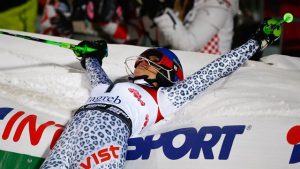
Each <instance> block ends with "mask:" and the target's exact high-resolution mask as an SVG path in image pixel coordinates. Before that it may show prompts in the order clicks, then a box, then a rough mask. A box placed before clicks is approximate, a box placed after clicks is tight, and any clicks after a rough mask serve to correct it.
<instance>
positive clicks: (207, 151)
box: [126, 125, 245, 160]
mask: <svg viewBox="0 0 300 169" xmlns="http://www.w3.org/2000/svg"><path fill="white" fill-rule="evenodd" d="M244 131H245V125H232V126H224V127H219V126H205V127H202V128H200V129H199V130H197V129H195V128H192V127H190V128H181V129H177V130H173V131H169V132H166V133H162V134H161V135H160V137H159V138H158V139H155V138H157V137H155V138H154V135H150V136H146V137H145V138H142V137H137V138H131V139H129V142H128V146H129V147H130V146H131V147H134V148H132V149H131V148H130V149H129V150H128V151H127V157H126V158H127V160H137V159H139V158H141V159H143V160H146V159H149V157H150V154H151V151H152V150H154V149H158V148H161V149H162V152H163V154H164V155H165V156H166V157H167V158H168V159H171V160H177V159H180V158H182V157H184V156H186V155H189V158H190V159H198V158H199V156H200V152H202V153H201V155H203V158H204V159H215V158H216V157H215V156H217V158H218V159H219V160H227V159H228V158H229V155H230V152H231V149H232V146H233V143H234V140H235V137H236V136H237V135H241V134H243V133H244ZM178 135H184V136H185V141H184V143H183V144H182V145H181V146H180V147H178V146H176V147H175V146H174V145H173V140H174V139H175V138H176V137H177V136H178ZM218 143H219V144H221V149H220V152H218V153H217V152H213V148H214V146H216V145H217V144H218ZM214 153H215V154H214Z"/></svg>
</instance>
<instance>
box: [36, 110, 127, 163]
mask: <svg viewBox="0 0 300 169" xmlns="http://www.w3.org/2000/svg"><path fill="white" fill-rule="evenodd" d="M128 138H129V129H128V127H127V126H126V124H125V123H124V122H123V121H122V120H120V119H119V118H118V117H116V116H114V115H112V114H110V113H106V112H100V111H99V110H88V111H80V112H78V113H77V114H76V115H75V117H74V118H73V119H72V120H71V121H70V123H69V124H68V125H67V127H66V129H65V131H64V133H63V134H62V136H61V138H60V139H59V140H58V142H57V144H56V145H55V147H54V149H53V150H52V151H51V153H50V154H49V156H48V158H47V159H46V161H45V162H44V163H43V165H42V167H41V168H124V163H125V157H126V151H127V140H128Z"/></svg>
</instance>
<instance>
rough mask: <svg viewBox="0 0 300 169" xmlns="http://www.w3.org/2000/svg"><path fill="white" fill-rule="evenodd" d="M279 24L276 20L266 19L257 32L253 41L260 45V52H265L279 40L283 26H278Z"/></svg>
mask: <svg viewBox="0 0 300 169" xmlns="http://www.w3.org/2000/svg"><path fill="white" fill-rule="evenodd" d="M277 23H278V21H277V20H276V19H271V18H265V19H264V21H263V23H262V24H261V25H260V26H259V28H258V29H257V30H256V32H255V34H254V35H253V39H254V40H256V41H257V42H258V43H259V45H260V50H263V49H264V48H266V47H267V46H268V45H271V44H272V43H274V42H275V41H276V40H277V39H279V37H280V35H281V32H282V28H281V25H276V24H277Z"/></svg>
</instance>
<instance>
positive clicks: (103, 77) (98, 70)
mask: <svg viewBox="0 0 300 169" xmlns="http://www.w3.org/2000/svg"><path fill="white" fill-rule="evenodd" d="M85 66H86V70H87V72H88V77H89V79H90V82H91V86H92V88H94V87H95V86H97V85H99V84H107V85H110V84H111V83H112V82H111V80H110V79H109V77H108V76H107V74H106V73H105V71H104V70H103V69H102V67H101V65H100V63H99V61H98V59H97V58H93V57H91V58H86V63H85Z"/></svg>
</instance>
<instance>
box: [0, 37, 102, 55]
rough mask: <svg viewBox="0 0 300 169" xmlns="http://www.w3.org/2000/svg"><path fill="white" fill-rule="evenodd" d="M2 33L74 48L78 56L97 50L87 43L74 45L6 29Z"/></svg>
mask: <svg viewBox="0 0 300 169" xmlns="http://www.w3.org/2000/svg"><path fill="white" fill-rule="evenodd" d="M0 34H3V35H8V36H14V37H18V38H22V39H27V40H33V41H37V42H42V43H46V44H50V45H56V46H59V47H62V48H67V49H71V50H73V52H74V53H75V54H76V56H77V57H78V56H80V55H81V54H86V53H89V52H94V51H96V50H97V49H95V48H91V47H89V46H87V45H85V46H78V45H73V44H70V43H65V42H56V41H52V40H46V39H40V38H36V37H32V36H26V35H20V34H13V33H9V32H5V31H0Z"/></svg>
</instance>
